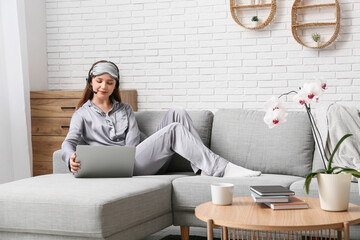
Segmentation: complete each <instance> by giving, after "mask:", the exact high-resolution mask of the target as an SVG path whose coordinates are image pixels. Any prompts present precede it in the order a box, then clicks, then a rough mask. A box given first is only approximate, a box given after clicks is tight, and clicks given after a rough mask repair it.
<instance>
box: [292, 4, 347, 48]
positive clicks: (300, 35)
mask: <svg viewBox="0 0 360 240" xmlns="http://www.w3.org/2000/svg"><path fill="white" fill-rule="evenodd" d="M305 1H306V0H295V2H294V4H293V6H292V9H291V32H292V34H293V36H294V38H295V40H296V41H297V42H298V43H300V44H301V45H302V46H305V47H308V48H324V47H326V46H329V45H330V44H331V43H332V42H334V41H335V39H336V38H337V36H338V35H339V30H340V6H339V3H338V1H337V0H327V1H326V3H322V4H306V5H305V4H304V2H305ZM306 2H308V1H306ZM329 13H330V15H333V17H330V18H329V17H328V19H322V20H319V21H316V22H314V21H313V20H312V19H314V18H316V17H321V16H322V15H325V16H329ZM310 14H311V16H309V15H310ZM307 19H310V20H307ZM319 31H321V32H319Z"/></svg>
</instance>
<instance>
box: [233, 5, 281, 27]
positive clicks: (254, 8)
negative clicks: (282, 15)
mask: <svg viewBox="0 0 360 240" xmlns="http://www.w3.org/2000/svg"><path fill="white" fill-rule="evenodd" d="M255 1H256V2H255ZM230 12H231V16H232V18H233V19H234V21H235V22H236V23H237V24H239V25H240V26H242V27H244V28H247V29H253V30H255V29H260V28H263V27H265V26H267V25H268V24H269V23H270V22H271V21H272V20H273V18H274V16H275V13H276V0H271V2H270V1H269V0H230Z"/></svg>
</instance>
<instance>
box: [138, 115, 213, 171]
mask: <svg viewBox="0 0 360 240" xmlns="http://www.w3.org/2000/svg"><path fill="white" fill-rule="evenodd" d="M165 113H166V111H144V112H136V113H135V117H136V121H137V123H138V126H139V129H140V131H141V135H142V138H146V137H148V136H150V135H151V134H153V133H154V132H155V131H156V129H157V127H158V125H159V124H160V122H161V120H162V118H163V117H164V115H165ZM188 114H189V116H190V118H191V119H192V121H193V123H194V126H195V129H196V130H197V131H198V133H199V135H200V137H201V140H202V141H203V143H204V144H205V146H207V147H209V146H210V138H211V129H212V123H213V118H214V114H213V113H212V112H210V111H207V110H204V111H188ZM165 168H166V170H167V171H169V172H186V171H189V172H191V171H192V169H191V166H190V163H189V161H187V160H185V159H184V158H182V157H181V156H180V155H178V154H175V155H174V156H173V158H172V160H171V162H169V164H168V165H167V166H165V167H164V169H165Z"/></svg>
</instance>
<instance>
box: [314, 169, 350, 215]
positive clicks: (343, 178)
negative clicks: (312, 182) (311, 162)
mask: <svg viewBox="0 0 360 240" xmlns="http://www.w3.org/2000/svg"><path fill="white" fill-rule="evenodd" d="M317 181H318V188H319V198H320V206H321V208H322V209H323V210H326V211H346V210H347V209H348V205H349V196H350V182H351V174H348V173H345V174H318V175H317Z"/></svg>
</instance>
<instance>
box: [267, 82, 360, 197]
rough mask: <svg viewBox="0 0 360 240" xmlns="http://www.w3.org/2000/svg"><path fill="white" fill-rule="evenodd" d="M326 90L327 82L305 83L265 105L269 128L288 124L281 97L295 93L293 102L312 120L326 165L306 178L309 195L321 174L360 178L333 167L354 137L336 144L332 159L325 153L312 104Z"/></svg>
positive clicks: (347, 135)
mask: <svg viewBox="0 0 360 240" xmlns="http://www.w3.org/2000/svg"><path fill="white" fill-rule="evenodd" d="M326 89H327V85H326V82H325V81H323V80H316V81H315V82H312V83H305V84H304V86H303V87H302V88H300V90H299V91H290V92H287V93H284V94H281V95H280V96H279V97H278V98H275V97H272V98H271V99H270V100H269V101H267V102H266V103H265V111H266V114H265V116H264V122H265V123H266V124H267V125H268V126H269V128H273V127H276V126H277V125H279V124H280V123H283V122H286V117H287V115H288V114H287V113H286V109H285V104H284V102H283V101H282V100H281V97H283V96H287V95H289V94H291V93H295V96H294V97H293V100H294V101H295V102H296V103H299V104H300V105H301V106H304V107H305V109H306V112H307V114H308V117H309V120H310V124H311V129H312V131H313V134H314V139H315V143H316V145H317V146H318V148H319V152H320V156H321V159H322V162H323V164H324V168H323V169H318V170H317V171H315V172H312V173H309V174H308V175H307V176H306V179H305V184H304V187H305V191H306V193H307V194H309V186H310V183H311V180H312V178H313V177H315V176H316V175H317V174H319V173H324V174H339V173H341V172H344V173H350V174H352V175H353V176H354V177H357V178H359V177H360V172H358V171H357V170H355V169H351V168H343V167H332V166H331V165H332V161H333V158H334V155H335V153H336V151H337V150H338V149H339V147H340V145H341V143H342V142H343V141H344V140H345V139H346V138H348V137H350V136H352V134H346V135H344V136H343V137H342V138H341V139H340V140H339V142H338V143H337V144H336V146H335V148H334V150H333V151H332V152H331V153H330V151H329V155H330V158H328V157H327V156H328V155H327V154H326V153H325V148H324V144H323V141H322V138H321V135H320V132H319V129H318V127H317V126H316V123H315V119H314V116H313V115H312V113H311V107H310V104H311V103H315V102H318V101H319V98H320V96H321V95H322V94H323V93H324V91H325V90H326ZM326 162H327V165H326Z"/></svg>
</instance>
